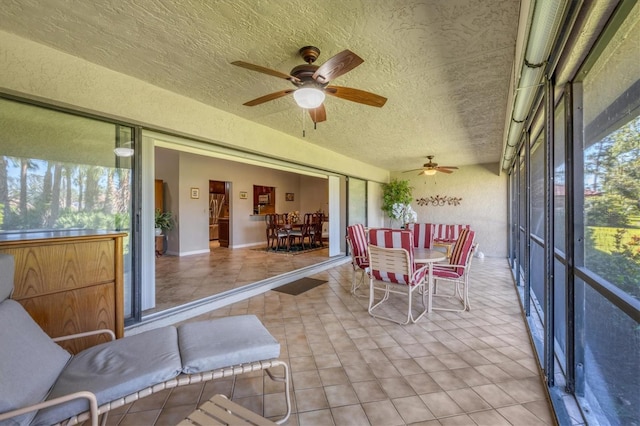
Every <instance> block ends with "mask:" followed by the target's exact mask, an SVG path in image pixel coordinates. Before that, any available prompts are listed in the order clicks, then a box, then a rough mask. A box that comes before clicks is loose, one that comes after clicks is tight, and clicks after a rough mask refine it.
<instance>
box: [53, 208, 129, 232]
mask: <svg viewBox="0 0 640 426" xmlns="http://www.w3.org/2000/svg"><path fill="white" fill-rule="evenodd" d="M54 228H57V229H73V228H81V229H118V228H117V227H116V217H115V215H112V214H105V213H102V212H75V211H69V210H66V211H64V212H63V213H62V214H61V215H60V217H59V218H58V220H57V221H56V223H55V225H54Z"/></svg>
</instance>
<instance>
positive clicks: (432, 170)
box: [424, 169, 437, 176]
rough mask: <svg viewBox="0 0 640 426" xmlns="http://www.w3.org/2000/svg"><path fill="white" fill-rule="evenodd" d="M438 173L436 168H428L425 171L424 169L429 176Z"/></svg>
mask: <svg viewBox="0 0 640 426" xmlns="http://www.w3.org/2000/svg"><path fill="white" fill-rule="evenodd" d="M436 173H437V170H436V169H428V170H425V171H424V174H425V175H427V176H433V175H435V174H436Z"/></svg>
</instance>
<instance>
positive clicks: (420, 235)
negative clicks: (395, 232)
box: [408, 223, 434, 249]
mask: <svg viewBox="0 0 640 426" xmlns="http://www.w3.org/2000/svg"><path fill="white" fill-rule="evenodd" d="M408 229H409V231H411V232H413V246H414V247H423V248H428V249H430V248H433V231H434V225H433V223H410V224H409V228H408Z"/></svg>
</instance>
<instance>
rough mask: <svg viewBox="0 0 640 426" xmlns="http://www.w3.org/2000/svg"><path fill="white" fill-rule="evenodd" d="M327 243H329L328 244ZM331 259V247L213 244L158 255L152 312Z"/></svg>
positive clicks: (147, 312)
mask: <svg viewBox="0 0 640 426" xmlns="http://www.w3.org/2000/svg"><path fill="white" fill-rule="evenodd" d="M325 246H326V244H325ZM328 259H329V249H328V248H324V249H320V250H313V251H308V252H303V253H295V254H294V253H291V254H289V253H273V252H266V251H262V250H260V249H228V248H224V247H220V246H219V245H218V244H217V242H212V243H211V251H210V253H203V254H196V255H191V256H182V257H181V256H167V255H164V256H160V257H157V258H156V307H155V308H153V309H148V310H145V311H144V312H143V313H142V315H143V316H144V315H149V314H152V313H155V312H159V311H163V310H166V309H169V308H173V307H175V306H180V305H184V304H185V303H188V302H192V301H194V300H198V299H202V298H204V297H207V296H211V295H214V294H218V293H222V292H223V291H227V290H231V289H234V288H238V287H242V286H244V285H247V284H250V283H253V282H256V281H260V280H264V279H266V278H271V277H274V276H276V275H280V274H283V273H285V272H290V271H294V270H296V269H300V268H304V267H305V266H309V265H314V264H316V263H319V262H323V261H326V260H328Z"/></svg>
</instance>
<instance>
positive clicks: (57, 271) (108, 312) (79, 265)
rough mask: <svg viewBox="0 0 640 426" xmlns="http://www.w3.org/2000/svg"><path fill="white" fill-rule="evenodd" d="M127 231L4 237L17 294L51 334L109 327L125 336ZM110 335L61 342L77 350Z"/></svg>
mask: <svg viewBox="0 0 640 426" xmlns="http://www.w3.org/2000/svg"><path fill="white" fill-rule="evenodd" d="M125 235H126V234H123V233H108V232H102V233H100V232H96V231H84V230H81V231H53V232H37V233H36V232H34V233H30V232H29V233H20V234H9V235H2V236H1V237H0V252H1V253H8V254H11V255H13V257H14V260H15V276H14V292H13V295H12V298H13V299H15V300H16V301H18V302H19V303H21V304H22V305H23V306H24V308H25V309H26V310H27V312H29V314H30V315H31V316H32V317H33V319H34V320H35V321H36V322H37V323H38V324H39V325H40V327H42V329H43V330H44V331H45V332H46V333H47V334H48V335H49V336H51V337H59V336H64V335H68V334H74V333H81V332H84V331H91V330H97V329H101V328H108V329H110V330H112V331H113V332H114V333H115V334H116V337H118V338H120V337H122V336H123V335H124V297H123V258H122V238H123V237H124V236H125ZM107 340H108V339H107V338H106V337H105V336H92V337H86V338H82V339H76V340H72V341H69V342H61V346H63V347H64V348H65V349H67V350H69V351H70V352H72V353H77V352H79V351H80V350H82V349H84V348H87V347H90V346H93V345H96V344H98V343H102V342H105V341H107Z"/></svg>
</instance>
